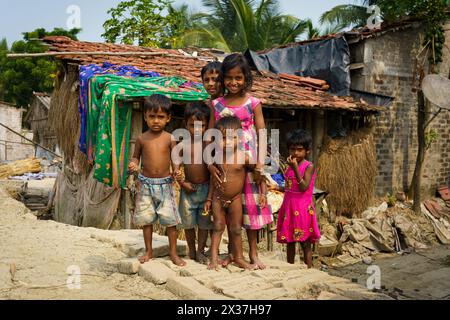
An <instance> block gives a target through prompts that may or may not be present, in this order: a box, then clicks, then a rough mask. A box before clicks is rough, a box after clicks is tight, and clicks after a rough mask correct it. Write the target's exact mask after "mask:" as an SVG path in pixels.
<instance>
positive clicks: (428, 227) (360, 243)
mask: <svg viewBox="0 0 450 320" xmlns="http://www.w3.org/2000/svg"><path fill="white" fill-rule="evenodd" d="M447 190H448V189H447ZM428 201H429V200H428ZM444 201H445V200H443V199H434V200H432V202H433V203H444ZM425 204H426V205H422V212H421V214H419V215H417V214H415V213H414V211H413V210H412V205H411V204H410V203H408V202H404V203H401V202H399V203H395V204H391V206H389V205H388V203H387V202H383V203H382V204H381V205H380V206H378V207H371V208H369V209H367V210H366V211H364V212H363V213H362V215H361V217H360V218H355V219H348V218H345V217H342V216H340V217H337V218H333V217H332V215H330V213H329V210H328V208H327V205H326V202H325V203H324V205H323V208H322V211H323V213H324V214H323V215H322V216H321V217H320V224H321V230H322V238H321V239H320V243H319V246H318V250H319V255H320V256H321V257H322V258H321V260H322V262H323V263H325V264H328V265H332V266H334V267H341V266H345V265H348V264H353V263H357V262H360V261H364V262H366V263H371V261H372V258H371V256H372V255H374V254H378V253H398V254H403V253H410V252H411V251H415V250H421V249H426V248H428V247H429V246H432V245H434V244H437V243H442V244H450V224H449V218H450V215H449V214H443V212H447V211H446V210H443V209H442V210H441V211H440V214H441V215H440V216H436V215H435V214H432V213H430V211H428V209H427V208H426V206H428V205H429V202H427V201H425ZM446 204H450V196H449V199H447V200H446ZM444 206H445V205H444ZM447 208H449V207H447ZM448 211H450V210H448ZM449 213H450V212H449ZM330 218H331V219H330ZM330 220H334V221H330Z"/></svg>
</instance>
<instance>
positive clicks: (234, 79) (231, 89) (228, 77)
mask: <svg viewBox="0 0 450 320" xmlns="http://www.w3.org/2000/svg"><path fill="white" fill-rule="evenodd" d="M223 82H224V85H225V88H226V89H227V90H228V93H230V94H233V95H236V94H243V93H244V90H245V75H244V73H243V72H242V69H241V68H239V67H234V68H233V69H230V70H228V71H227V73H226V74H225V76H224V78H223Z"/></svg>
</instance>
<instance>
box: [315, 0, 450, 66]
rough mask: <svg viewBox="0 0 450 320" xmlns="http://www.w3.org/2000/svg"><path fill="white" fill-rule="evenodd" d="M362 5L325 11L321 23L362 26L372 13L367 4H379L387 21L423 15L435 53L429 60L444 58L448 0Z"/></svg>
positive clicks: (378, 0)
mask: <svg viewBox="0 0 450 320" xmlns="http://www.w3.org/2000/svg"><path fill="white" fill-rule="evenodd" d="M360 3H361V5H351V4H349V5H339V6H336V7H334V8H332V9H331V10H329V11H327V12H325V13H324V14H323V15H322V16H321V19H320V21H321V22H322V23H324V22H328V23H337V24H340V25H342V26H343V27H351V26H353V27H363V26H365V25H366V23H367V19H368V18H369V14H368V13H367V6H370V5H377V6H379V7H380V10H381V15H382V18H383V19H384V21H386V22H394V21H398V20H401V19H403V18H406V17H417V18H421V19H422V20H423V21H425V23H426V31H425V41H424V45H426V46H429V47H430V49H431V52H432V54H431V55H430V62H431V63H432V64H437V63H439V62H442V49H443V46H444V43H445V37H444V28H443V22H444V20H445V19H446V14H445V8H446V7H447V6H448V5H449V3H450V1H449V0H396V1H392V0H361V1H360Z"/></svg>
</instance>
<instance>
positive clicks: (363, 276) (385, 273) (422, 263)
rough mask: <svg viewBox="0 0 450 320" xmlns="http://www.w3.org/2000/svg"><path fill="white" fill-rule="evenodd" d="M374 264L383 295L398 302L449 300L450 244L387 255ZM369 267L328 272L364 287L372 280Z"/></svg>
mask: <svg viewBox="0 0 450 320" xmlns="http://www.w3.org/2000/svg"><path fill="white" fill-rule="evenodd" d="M372 265H376V266H379V267H380V272H381V292H382V293H385V294H387V295H389V296H391V297H393V298H395V299H399V300H403V299H420V300H429V299H433V300H436V299H445V300H450V245H437V246H434V247H432V248H430V249H427V250H421V251H419V252H413V253H410V254H404V255H385V256H384V257H383V258H375V259H374V261H373V263H372ZM368 267H369V266H368V265H366V264H364V263H357V264H354V265H350V266H346V267H342V268H336V269H333V268H329V270H328V273H329V274H331V275H333V276H338V277H344V278H347V279H352V280H353V281H357V282H358V283H360V284H362V285H364V284H365V283H366V281H367V279H368V277H369V274H368V273H367V271H368Z"/></svg>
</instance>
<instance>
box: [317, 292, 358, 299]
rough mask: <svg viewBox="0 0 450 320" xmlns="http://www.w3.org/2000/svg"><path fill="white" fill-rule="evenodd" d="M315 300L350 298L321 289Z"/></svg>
mask: <svg viewBox="0 0 450 320" xmlns="http://www.w3.org/2000/svg"><path fill="white" fill-rule="evenodd" d="M317 300H351V299H350V298H348V297H344V296H341V295H339V294H336V293H332V292H328V291H322V292H321V293H320V294H319V296H318V297H317Z"/></svg>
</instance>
